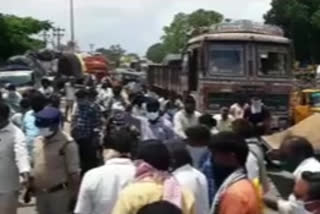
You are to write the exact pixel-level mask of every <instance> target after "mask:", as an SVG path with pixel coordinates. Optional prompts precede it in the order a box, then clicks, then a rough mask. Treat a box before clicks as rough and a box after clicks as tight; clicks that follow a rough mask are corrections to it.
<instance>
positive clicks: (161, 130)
mask: <svg viewBox="0 0 320 214" xmlns="http://www.w3.org/2000/svg"><path fill="white" fill-rule="evenodd" d="M145 123H146V125H145V126H146V127H144V128H143V129H142V139H143V140H161V141H168V140H172V139H174V138H176V135H175V132H174V130H173V127H172V125H171V124H170V122H169V121H167V120H166V119H164V118H160V119H159V120H158V121H157V122H156V123H151V122H149V121H146V122H145Z"/></svg>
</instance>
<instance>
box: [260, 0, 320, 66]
mask: <svg viewBox="0 0 320 214" xmlns="http://www.w3.org/2000/svg"><path fill="white" fill-rule="evenodd" d="M271 5H272V8H271V10H270V11H268V12H267V14H265V16H264V18H265V22H266V23H268V24H275V25H278V26H280V27H282V28H283V29H284V31H285V34H286V36H288V37H289V38H291V39H292V40H293V42H294V47H295V54H296V58H297V60H299V61H300V62H302V63H320V52H319V48H320V0H273V1H272V3H271Z"/></svg>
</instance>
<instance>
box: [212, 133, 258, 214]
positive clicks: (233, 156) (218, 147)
mask: <svg viewBox="0 0 320 214" xmlns="http://www.w3.org/2000/svg"><path fill="white" fill-rule="evenodd" d="M209 147H210V150H211V152H212V157H213V159H214V163H215V164H216V165H219V166H222V167H224V168H228V169H229V172H230V174H229V176H228V177H227V178H226V179H225V180H224V182H223V183H222V185H221V186H220V188H219V189H218V191H217V193H216V195H215V198H214V200H213V203H212V206H211V211H210V214H235V213H237V214H259V213H261V210H260V202H259V200H258V194H257V192H256V189H255V187H254V185H253V183H252V182H251V181H250V180H249V179H248V176H247V173H246V169H245V165H246V161H247V156H248V153H249V148H248V145H247V143H246V142H245V141H244V140H243V139H241V138H239V137H238V136H237V135H236V134H233V133H232V132H221V133H219V134H218V135H216V136H214V137H213V139H212V143H211V144H210V145H209Z"/></svg>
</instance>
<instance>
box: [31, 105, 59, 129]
mask: <svg viewBox="0 0 320 214" xmlns="http://www.w3.org/2000/svg"><path fill="white" fill-rule="evenodd" d="M35 117H36V121H35V125H36V126H37V127H42V128H46V127H51V126H54V125H58V124H59V123H60V122H61V118H62V115H61V112H60V111H59V109H57V108H54V107H49V106H48V107H45V108H44V109H43V110H41V111H39V112H37V113H36V114H35Z"/></svg>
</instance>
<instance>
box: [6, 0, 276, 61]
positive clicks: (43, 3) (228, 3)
mask: <svg viewBox="0 0 320 214" xmlns="http://www.w3.org/2000/svg"><path fill="white" fill-rule="evenodd" d="M74 1H75V16H76V40H77V42H78V43H79V44H80V47H81V49H83V50H88V49H89V44H95V48H98V47H108V46H110V45H111V44H121V45H122V46H123V47H124V48H125V49H126V50H127V51H128V52H136V53H138V54H140V55H144V54H145V51H146V50H147V48H148V47H149V46H150V45H152V44H154V43H156V42H158V41H159V39H160V36H161V35H162V33H163V31H162V28H163V27H164V26H165V25H169V24H170V22H171V21H172V19H173V16H174V15H175V14H176V13H178V12H186V13H190V12H192V11H194V10H197V9H199V8H204V9H207V10H215V11H218V12H220V13H222V14H223V15H224V16H225V17H226V18H232V19H251V20H255V21H262V20H263V19H262V16H263V14H264V13H265V12H266V11H267V10H268V9H269V8H270V2H271V0H74ZM0 13H9V14H15V15H18V16H32V17H35V18H38V19H44V20H50V21H52V22H54V23H55V25H56V26H59V27H62V28H65V29H66V30H67V31H66V35H65V37H64V41H67V40H70V34H69V0H0Z"/></svg>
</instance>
